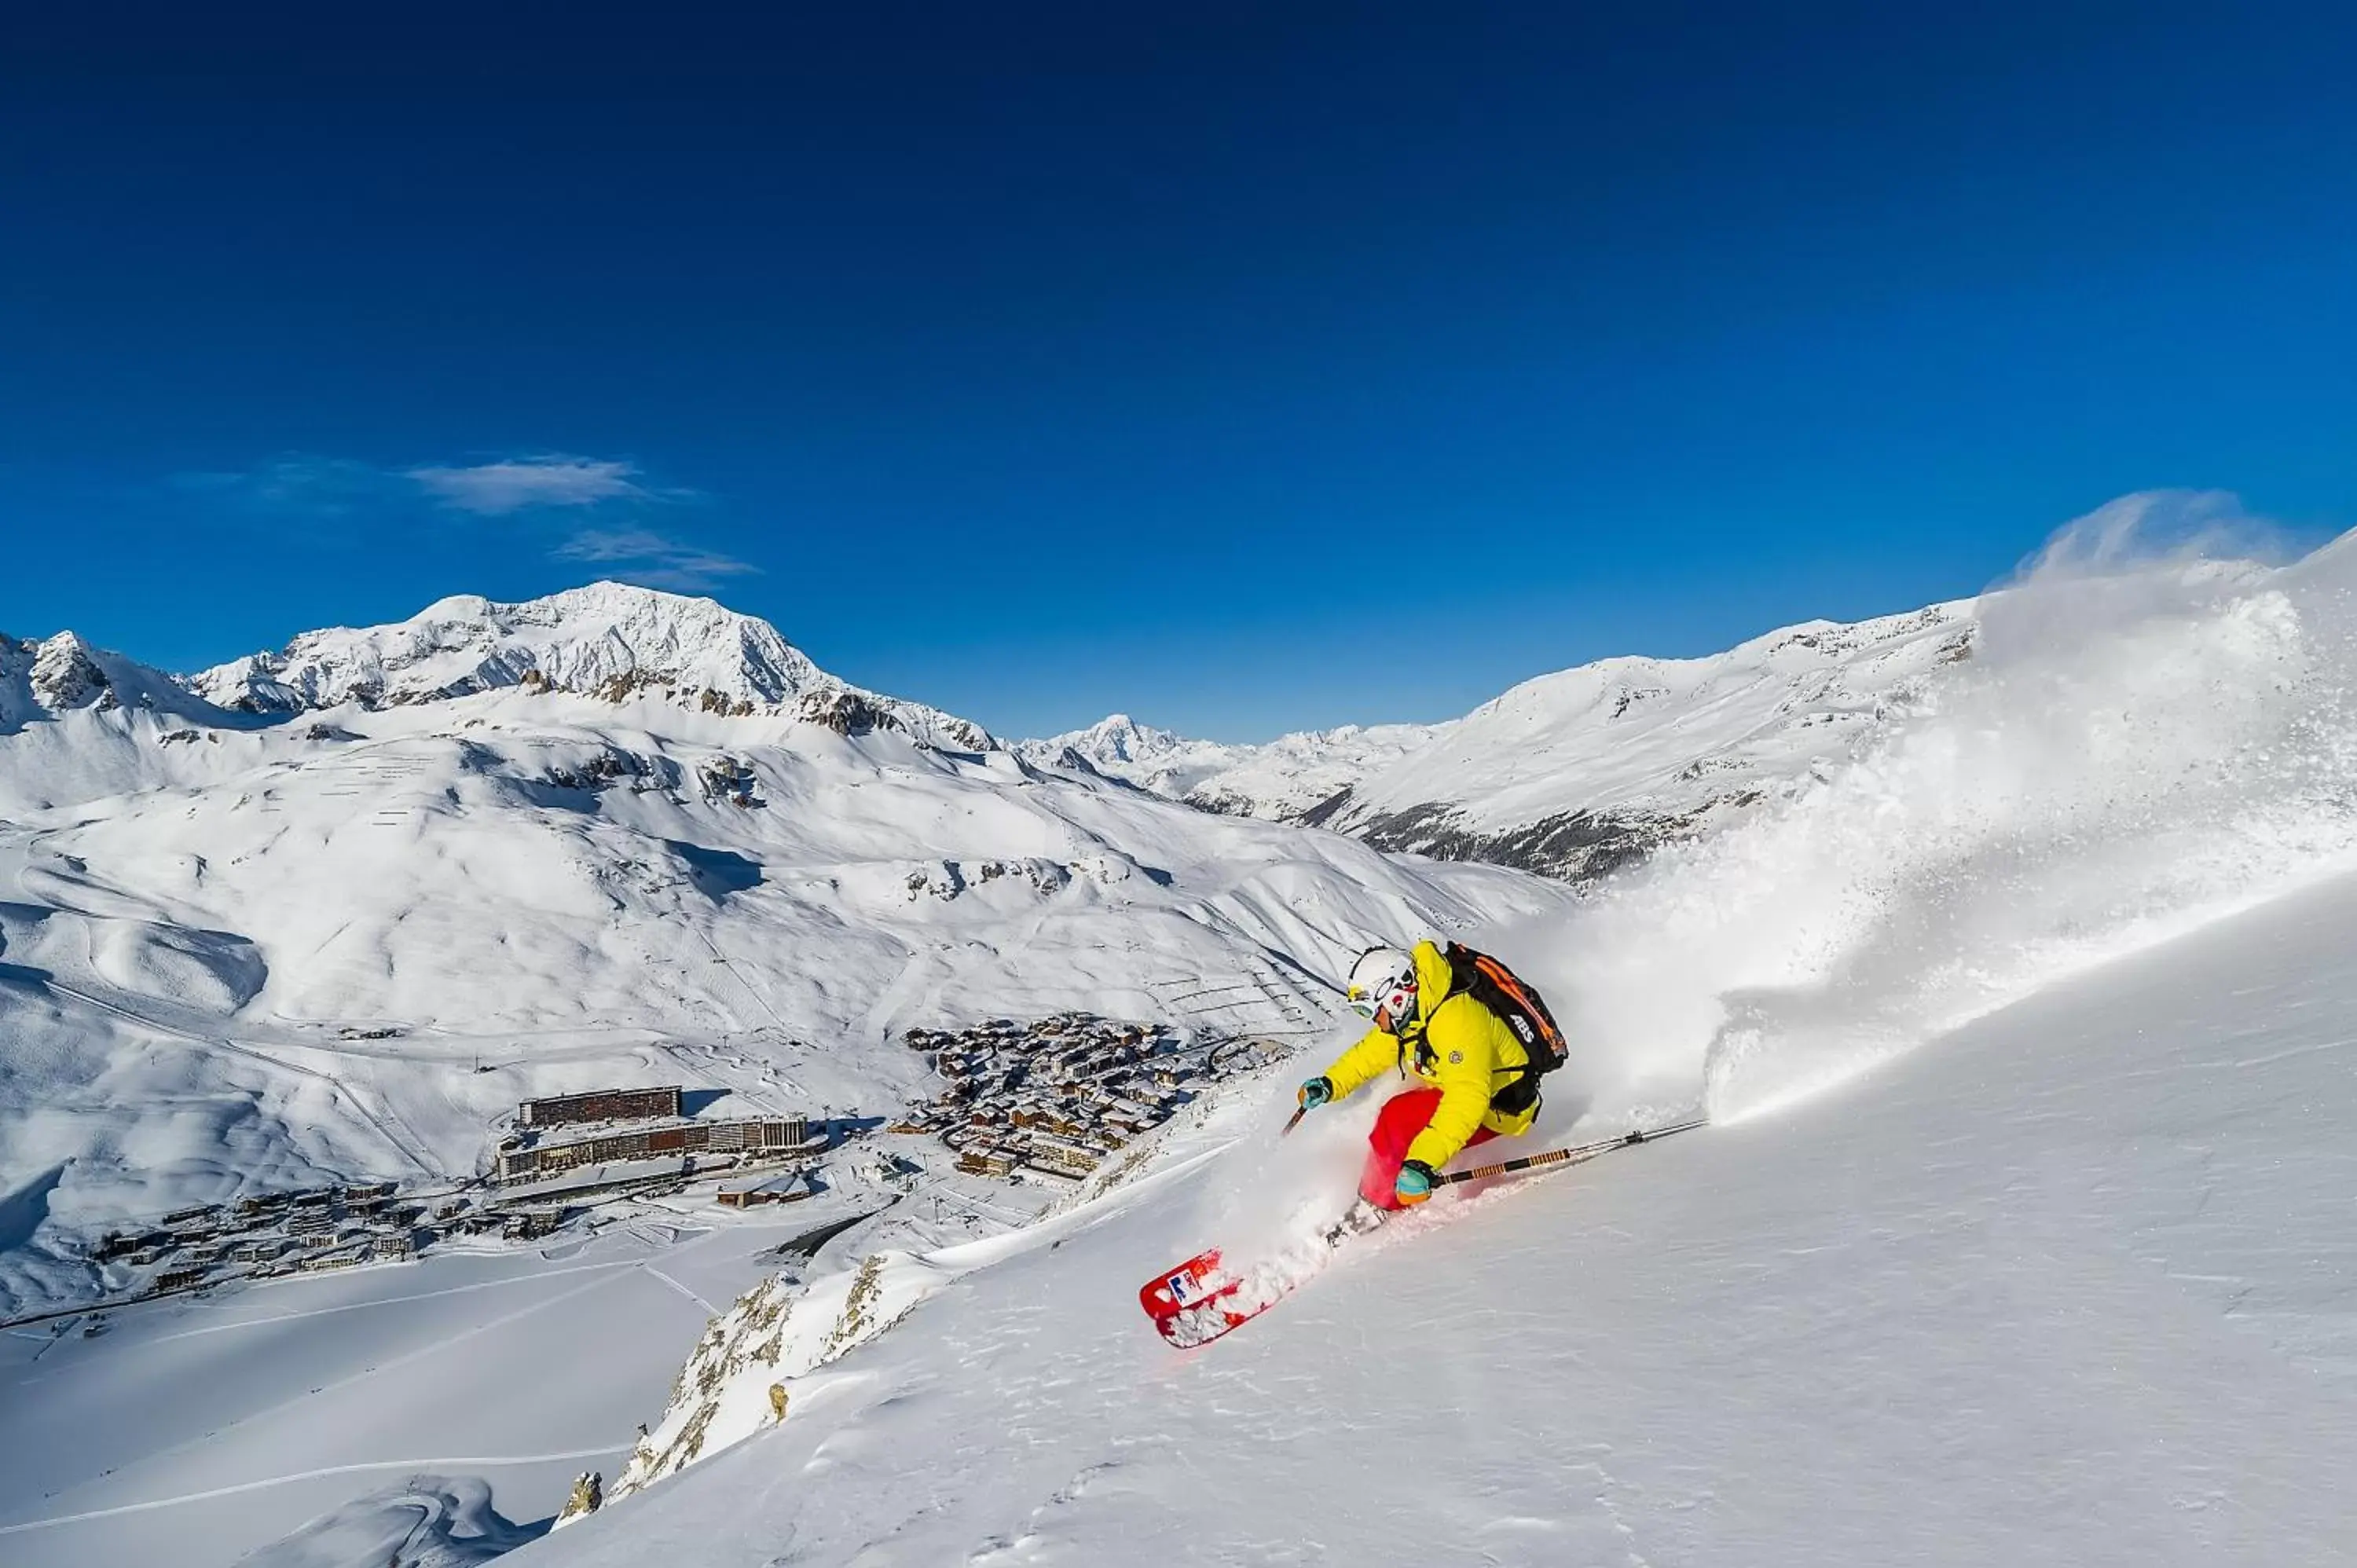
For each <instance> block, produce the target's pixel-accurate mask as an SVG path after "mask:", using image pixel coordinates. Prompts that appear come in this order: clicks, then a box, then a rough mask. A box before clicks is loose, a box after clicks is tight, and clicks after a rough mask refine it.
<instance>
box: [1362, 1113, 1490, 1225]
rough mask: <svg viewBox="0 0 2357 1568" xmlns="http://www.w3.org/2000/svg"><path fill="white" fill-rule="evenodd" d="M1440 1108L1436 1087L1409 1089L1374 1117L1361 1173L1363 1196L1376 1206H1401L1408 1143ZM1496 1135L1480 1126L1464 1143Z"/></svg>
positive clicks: (1467, 1144) (1487, 1140)
mask: <svg viewBox="0 0 2357 1568" xmlns="http://www.w3.org/2000/svg"><path fill="white" fill-rule="evenodd" d="M1439 1109H1440V1090H1437V1089H1411V1090H1405V1091H1403V1092H1401V1093H1398V1094H1394V1095H1393V1096H1392V1097H1391V1099H1389V1100H1388V1101H1384V1102H1383V1110H1382V1111H1380V1112H1377V1113H1376V1116H1375V1126H1374V1131H1372V1132H1371V1133H1368V1134H1367V1168H1366V1169H1365V1170H1363V1171H1361V1172H1360V1173H1359V1196H1360V1197H1363V1198H1365V1199H1366V1200H1367V1201H1368V1202H1369V1203H1372V1204H1373V1205H1374V1206H1375V1207H1376V1208H1399V1207H1400V1200H1399V1195H1398V1194H1397V1193H1396V1192H1394V1190H1393V1188H1394V1187H1396V1186H1397V1185H1398V1182H1399V1173H1400V1166H1402V1165H1405V1164H1407V1150H1408V1145H1409V1144H1413V1143H1415V1135H1416V1134H1417V1133H1421V1132H1423V1131H1424V1129H1425V1128H1426V1125H1427V1124H1429V1123H1430V1122H1431V1121H1432V1113H1433V1112H1436V1111H1437V1110H1439ZM1497 1135H1498V1134H1497V1133H1493V1132H1491V1130H1490V1129H1489V1128H1487V1127H1477V1128H1475V1129H1474V1130H1473V1136H1472V1137H1470V1138H1469V1139H1467V1140H1466V1142H1465V1146H1466V1147H1467V1148H1471V1147H1473V1146H1474V1145H1475V1144H1486V1143H1488V1142H1489V1141H1490V1140H1491V1139H1492V1138H1494V1137H1496V1136H1497Z"/></svg>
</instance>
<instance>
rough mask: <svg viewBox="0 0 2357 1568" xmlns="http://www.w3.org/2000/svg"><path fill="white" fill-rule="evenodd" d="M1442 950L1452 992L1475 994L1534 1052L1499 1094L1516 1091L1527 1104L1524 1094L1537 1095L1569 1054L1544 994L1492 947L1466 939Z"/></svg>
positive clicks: (1527, 1051) (1528, 1053) (1526, 1053)
mask: <svg viewBox="0 0 2357 1568" xmlns="http://www.w3.org/2000/svg"><path fill="white" fill-rule="evenodd" d="M1441 956H1442V957H1444V958H1446V959H1448V977H1449V978H1448V994H1449V995H1451V996H1454V995H1456V994H1457V993H1459V992H1463V993H1466V994H1467V995H1469V996H1470V997H1472V998H1473V1000H1474V1001H1476V1002H1479V1003H1480V1004H1481V1005H1482V1006H1484V1007H1487V1008H1488V1009H1489V1010H1490V1011H1491V1012H1492V1013H1495V1014H1496V1015H1498V1016H1499V1017H1500V1018H1501V1019H1502V1020H1504V1022H1505V1025H1506V1027H1508V1028H1509V1029H1512V1031H1513V1032H1514V1037H1515V1038H1516V1039H1518V1040H1520V1041H1522V1042H1523V1055H1524V1056H1526V1057H1528V1058H1530V1066H1529V1067H1528V1068H1527V1069H1524V1071H1523V1075H1522V1076H1521V1077H1520V1078H1518V1079H1515V1080H1514V1082H1513V1083H1512V1085H1511V1086H1510V1087H1509V1088H1508V1089H1507V1090H1506V1091H1505V1093H1504V1094H1501V1096H1499V1098H1500V1099H1501V1100H1502V1099H1504V1098H1506V1097H1507V1096H1509V1095H1512V1096H1513V1097H1514V1098H1516V1099H1518V1100H1522V1101H1523V1103H1524V1104H1527V1103H1528V1102H1529V1101H1528V1099H1527V1098H1524V1097H1526V1096H1527V1097H1535V1096H1536V1094H1537V1092H1538V1080H1539V1079H1542V1078H1544V1077H1545V1076H1546V1075H1547V1074H1548V1073H1551V1072H1553V1071H1554V1070H1555V1069H1557V1068H1559V1067H1561V1066H1562V1065H1563V1064H1564V1063H1565V1062H1566V1061H1568V1060H1569V1059H1570V1058H1571V1048H1570V1047H1568V1046H1567V1045H1566V1044H1565V1042H1564V1037H1563V1030H1562V1028H1561V1027H1560V1026H1557V1025H1556V1023H1555V1015H1554V1014H1552V1013H1550V1012H1548V1011H1547V1004H1546V998H1545V997H1544V996H1541V995H1540V994H1539V993H1538V988H1537V987H1536V986H1534V985H1529V984H1525V983H1523V981H1521V980H1519V979H1517V978H1516V977H1515V975H1514V972H1513V971H1512V970H1511V969H1508V968H1507V967H1506V966H1505V965H1504V964H1502V963H1500V962H1499V961H1497V960H1496V959H1494V958H1491V956H1490V955H1489V954H1488V953H1484V952H1475V951H1474V950H1472V949H1471V948H1469V947H1467V946H1466V945H1465V944H1464V943H1462V942H1451V943H1449V944H1448V947H1447V949H1445V950H1443V952H1442V955H1441ZM1518 1091H1519V1092H1518Z"/></svg>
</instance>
